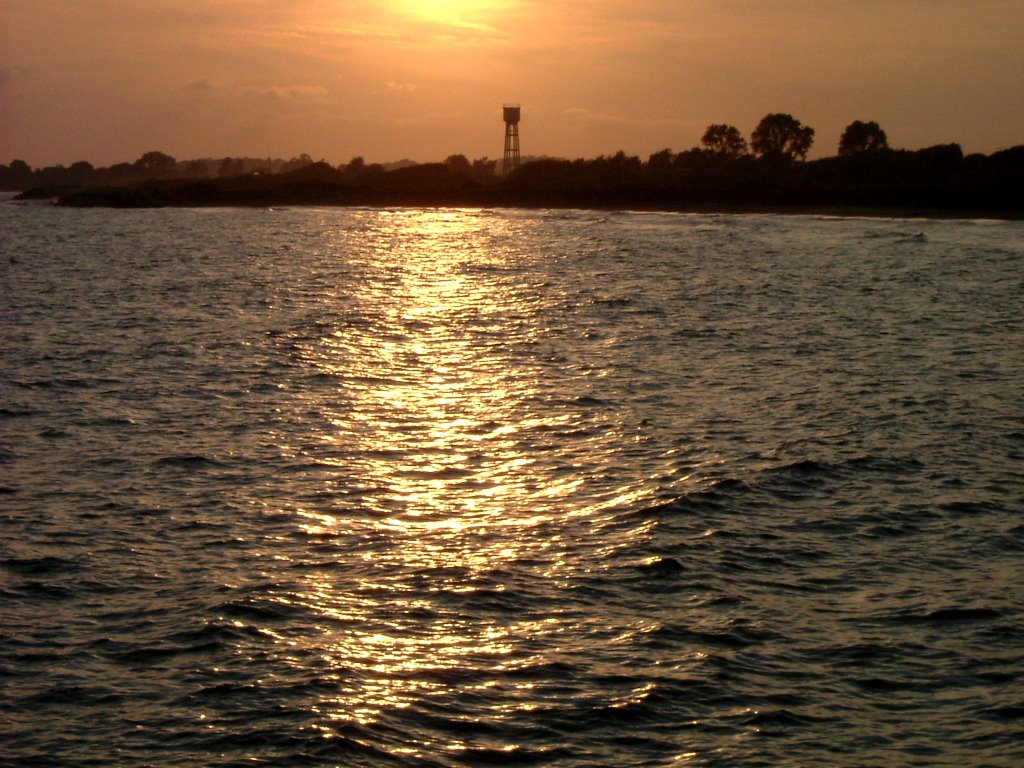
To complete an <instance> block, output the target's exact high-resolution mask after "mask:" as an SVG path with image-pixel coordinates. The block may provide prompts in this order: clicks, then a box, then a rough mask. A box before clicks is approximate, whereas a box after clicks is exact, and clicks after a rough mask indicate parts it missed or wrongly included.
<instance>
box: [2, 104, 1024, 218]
mask: <svg viewBox="0 0 1024 768" xmlns="http://www.w3.org/2000/svg"><path fill="white" fill-rule="evenodd" d="M814 139H815V131H814V129H813V128H811V127H809V126H806V125H804V124H803V123H801V122H800V121H799V120H797V119H796V118H794V117H793V116H792V115H789V114H785V113H771V114H768V115H766V116H765V117H764V118H763V119H762V120H761V121H760V122H759V123H758V125H757V126H756V127H755V128H754V130H753V131H752V132H751V134H750V137H749V139H747V138H745V137H744V136H743V135H742V134H741V133H740V131H739V130H738V129H737V128H736V127H735V126H732V125H727V124H724V123H714V124H711V125H709V126H708V127H707V129H706V130H705V132H704V134H703V136H702V137H701V141H700V146H696V147H693V148H691V149H688V150H684V151H682V152H674V151H673V150H671V149H663V150H660V151H658V152H655V153H653V154H651V155H650V156H649V157H648V158H647V159H646V160H642V159H641V158H640V157H638V156H635V155H627V154H626V153H625V152H622V151H620V152H617V153H615V154H614V155H609V156H605V155H602V156H599V157H597V158H592V159H576V160H565V159H554V158H527V159H526V161H524V162H523V164H522V165H521V166H520V167H519V168H517V169H516V170H515V171H514V172H512V173H510V174H508V175H505V174H504V173H502V169H501V167H500V164H499V163H498V162H497V161H494V160H490V159H488V158H486V157H483V158H479V159H477V160H472V161H471V160H469V159H468V158H466V157H465V156H464V155H451V156H449V157H448V158H446V159H445V160H444V161H443V162H439V163H426V164H416V163H413V162H411V161H407V160H406V161H400V162H398V163H394V164H390V165H386V166H385V165H380V164H369V163H367V162H366V161H365V160H364V159H363V158H362V157H355V158H353V159H352V160H350V161H349V162H348V163H343V164H342V165H339V166H336V167H335V166H331V165H329V164H327V163H325V162H323V161H319V162H314V161H313V160H312V158H311V157H310V156H309V155H300V156H299V157H297V158H292V159H291V160H289V161H283V160H273V161H269V160H266V159H263V160H260V159H252V158H223V159H221V160H198V161H188V162H184V163H182V162H179V161H177V160H175V159H174V158H173V157H170V156H169V155H165V154H164V153H162V152H147V153H145V154H144V155H143V156H142V157H140V158H139V159H138V160H137V161H135V163H131V164H128V163H124V164H121V165H120V166H112V167H111V168H105V169H93V168H91V166H88V164H84V165H83V164H81V163H75V164H74V165H72V166H71V167H70V168H67V169H61V168H59V167H58V168H53V169H42V170H41V171H33V170H32V169H31V168H28V166H27V164H25V163H23V162H22V161H15V162H13V163H11V164H10V165H9V166H0V187H6V188H9V189H24V188H25V187H26V186H36V187H42V188H43V189H42V190H41V192H40V193H39V194H38V195H37V196H39V197H43V196H48V197H53V196H54V194H53V193H54V189H55V188H57V189H59V188H60V187H91V188H93V190H92V191H91V192H90V191H86V192H82V193H76V194H70V195H68V196H67V198H68V199H69V200H73V201H76V204H90V203H89V202H88V201H90V200H91V201H93V202H94V203H95V201H102V202H101V203H100V204H123V205H164V204H166V205H188V204H204V203H209V204H214V203H217V204H252V205H259V204H273V203H277V202H289V203H303V202H308V203H323V204H373V203H382V204H392V203H397V202H407V203H409V204H432V203H438V204H466V205H553V206H602V207H604V206H628V205H636V206H650V207H661V208H701V207H718V208H757V207H763V208H771V207H780V206H793V207H800V206H804V207H826V206H837V207H851V206H858V207H882V208H924V209H940V210H942V209H944V210H949V211H952V210H984V211H991V212H997V213H1004V214H1011V215H1021V214H1022V213H1024V193H1022V190H1021V186H1022V185H1021V184H1020V179H1021V178H1022V177H1024V146H1017V147H1012V148H1010V149H1006V150H1002V151H999V152H995V153H993V154H992V155H988V156H986V155H981V154H972V155H966V156H965V155H964V153H963V151H962V150H961V148H960V146H959V145H958V144H941V145H936V146H934V147H927V148H925V149H920V150H901V149H893V148H891V147H890V146H889V143H888V138H887V136H886V133H885V131H884V130H883V129H882V128H881V126H879V124H878V123H877V122H875V121H861V120H855V121H854V122H852V123H850V124H849V125H848V126H847V127H846V129H845V130H844V131H843V133H842V135H841V136H840V139H839V143H838V147H837V152H836V154H835V155H834V156H831V157H825V158H820V159H817V160H811V161H808V160H807V154H808V152H809V151H810V149H811V147H812V146H813V143H814ZM87 166H88V167H87ZM26 181H27V183H26ZM100 187H102V188H104V189H105V190H106V191H105V192H102V193H99V192H96V188H100ZM126 188H131V189H133V190H134V191H132V192H125V191H124V189H126Z"/></svg>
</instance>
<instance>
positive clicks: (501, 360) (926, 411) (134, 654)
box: [0, 205, 1024, 766]
mask: <svg viewBox="0 0 1024 768" xmlns="http://www.w3.org/2000/svg"><path fill="white" fill-rule="evenodd" d="M0 237H2V244H3V245H2V247H3V253H2V260H0V275H2V282H0V362H2V366H3V368H2V374H0V555H2V559H0V737H2V738H0V744H2V746H0V762H2V763H3V764H4V765H11V766H49V765H59V766H66V765H75V766H91V765H120V766H150V765H152V766H199V765H202V766H236V765H237V766H250V765H273V766H291V765H307V766H474V765H491V764H519V765H552V766H691V765H692V766H711V765H715V766H718V765H721V766H779V765H796V766H821V765H843V766H893V765H922V766H965V765H971V766H1017V765H1021V764H1024V623H1022V620H1024V587H1022V586H1021V585H1022V582H1024V312H1022V309H1024V225H1022V224H1020V223H996V222H969V221H941V222H940V221H885V220H851V219H847V220H840V219H817V218H811V217H775V216H718V217H712V216H682V215H657V214H650V215H642V214H630V213H617V214H607V215H605V214H593V213H586V212H555V211H536V212H515V211H444V210H441V211H431V210H398V211H378V210H341V209H339V210H333V209H331V210H320V209H301V210H300V209H295V210H279V211H255V210H156V211H137V212H124V211H89V210H83V211H75V210H62V209H53V208H50V207H46V206H30V207H16V206H13V205H5V206H0Z"/></svg>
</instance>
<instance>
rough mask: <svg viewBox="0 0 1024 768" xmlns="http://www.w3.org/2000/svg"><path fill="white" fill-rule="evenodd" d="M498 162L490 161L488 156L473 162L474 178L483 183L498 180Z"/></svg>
mask: <svg viewBox="0 0 1024 768" xmlns="http://www.w3.org/2000/svg"><path fill="white" fill-rule="evenodd" d="M497 169H498V161H497V160H490V159H488V158H487V157H486V156H485V157H479V158H477V159H476V160H474V161H473V168H472V176H473V178H474V179H476V180H477V181H479V182H481V183H484V184H486V183H488V182H491V181H494V180H495V179H496V178H497V175H496V174H497Z"/></svg>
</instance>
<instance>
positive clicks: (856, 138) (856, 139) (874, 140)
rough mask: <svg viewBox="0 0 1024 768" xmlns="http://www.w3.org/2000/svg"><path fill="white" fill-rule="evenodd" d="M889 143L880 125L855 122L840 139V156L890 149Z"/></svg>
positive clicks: (872, 122) (873, 122)
mask: <svg viewBox="0 0 1024 768" xmlns="http://www.w3.org/2000/svg"><path fill="white" fill-rule="evenodd" d="M888 148H889V141H888V139H887V138H886V136H885V131H883V130H882V129H881V128H880V127H879V125H878V123H876V122H875V121H874V120H872V121H871V122H868V123H864V122H861V121H860V120H854V121H853V122H852V123H850V124H849V125H848V126H846V130H845V131H843V135H842V137H841V138H840V139H839V155H840V156H845V155H855V154H857V153H858V152H871V151H873V150H877V149H888Z"/></svg>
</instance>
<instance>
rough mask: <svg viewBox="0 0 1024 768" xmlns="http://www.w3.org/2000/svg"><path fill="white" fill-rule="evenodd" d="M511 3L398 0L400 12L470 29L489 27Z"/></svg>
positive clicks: (501, 1) (480, 0) (502, 0)
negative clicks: (496, 16) (497, 15)
mask: <svg viewBox="0 0 1024 768" xmlns="http://www.w3.org/2000/svg"><path fill="white" fill-rule="evenodd" d="M512 5H513V3H512V2H508V1H507V0H433V1H431V0H399V2H398V3H397V8H398V10H399V11H400V12H402V13H404V14H407V15H409V16H411V17H413V18H416V19H419V20H422V21H427V22H432V23H435V24H444V25H446V26H452V27H464V28H470V29H489V28H491V23H492V21H493V19H494V16H495V15H496V14H498V13H500V12H502V11H505V10H508V9H509V8H510V7H511V6H512Z"/></svg>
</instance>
